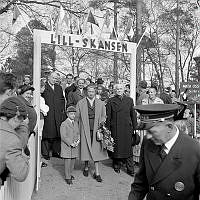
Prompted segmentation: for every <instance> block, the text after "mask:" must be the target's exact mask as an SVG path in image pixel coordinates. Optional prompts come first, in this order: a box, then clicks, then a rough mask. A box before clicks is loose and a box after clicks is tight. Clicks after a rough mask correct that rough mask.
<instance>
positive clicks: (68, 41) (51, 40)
mask: <svg viewBox="0 0 200 200" xmlns="http://www.w3.org/2000/svg"><path fill="white" fill-rule="evenodd" d="M34 31H36V33H37V36H40V38H41V43H45V44H55V45H62V46H70V47H77V48H86V49H93V50H102V51H112V52H118V53H133V51H134V49H135V46H136V44H135V43H132V42H126V41H119V40H110V39H103V38H97V37H91V36H83V35H75V34H62V35H55V32H52V31H44V30H34Z"/></svg>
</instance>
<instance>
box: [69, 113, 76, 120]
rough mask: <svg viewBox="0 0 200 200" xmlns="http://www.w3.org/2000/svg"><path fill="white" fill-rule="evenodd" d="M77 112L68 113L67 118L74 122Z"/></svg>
mask: <svg viewBox="0 0 200 200" xmlns="http://www.w3.org/2000/svg"><path fill="white" fill-rule="evenodd" d="M75 114H76V113H75V112H68V113H67V116H68V117H69V119H71V120H74V119H75Z"/></svg>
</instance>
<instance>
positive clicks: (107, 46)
mask: <svg viewBox="0 0 200 200" xmlns="http://www.w3.org/2000/svg"><path fill="white" fill-rule="evenodd" d="M105 50H110V41H105Z"/></svg>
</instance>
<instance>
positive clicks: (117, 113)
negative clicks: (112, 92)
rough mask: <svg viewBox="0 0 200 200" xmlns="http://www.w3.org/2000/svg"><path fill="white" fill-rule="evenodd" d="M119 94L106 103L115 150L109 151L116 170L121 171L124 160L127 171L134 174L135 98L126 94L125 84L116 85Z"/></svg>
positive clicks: (107, 122)
mask: <svg viewBox="0 0 200 200" xmlns="http://www.w3.org/2000/svg"><path fill="white" fill-rule="evenodd" d="M115 88H116V93H117V95H116V96H114V97H112V98H110V99H109V100H108V103H107V105H106V113H107V120H106V125H107V127H108V129H109V130H110V131H111V134H112V137H113V138H114V142H115V146H114V152H111V153H109V156H110V157H111V158H112V160H113V168H114V170H115V172H117V173H120V168H121V163H122V162H123V161H124V162H125V163H126V167H127V173H128V174H130V175H131V176H133V175H134V162H133V150H132V134H133V129H135V127H136V123H137V121H136V113H135V111H134V110H133V106H134V105H133V99H132V98H130V97H127V96H125V95H124V89H125V88H124V86H123V85H121V84H117V85H116V86H115Z"/></svg>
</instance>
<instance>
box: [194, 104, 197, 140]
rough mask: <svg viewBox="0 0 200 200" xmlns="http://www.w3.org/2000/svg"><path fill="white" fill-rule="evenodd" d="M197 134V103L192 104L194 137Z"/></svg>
mask: <svg viewBox="0 0 200 200" xmlns="http://www.w3.org/2000/svg"><path fill="white" fill-rule="evenodd" d="M196 136H197V104H196V103H195V104H194V137H196Z"/></svg>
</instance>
